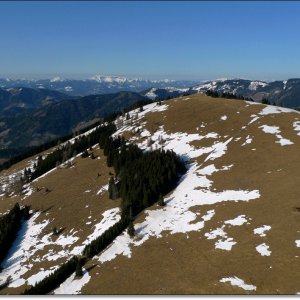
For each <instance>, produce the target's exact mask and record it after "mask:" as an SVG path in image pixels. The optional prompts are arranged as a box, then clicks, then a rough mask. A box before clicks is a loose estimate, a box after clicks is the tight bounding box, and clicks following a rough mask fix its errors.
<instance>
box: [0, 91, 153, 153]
mask: <svg viewBox="0 0 300 300" xmlns="http://www.w3.org/2000/svg"><path fill="white" fill-rule="evenodd" d="M139 101H148V99H147V98H145V97H143V96H141V95H140V94H137V93H133V92H119V93H114V94H105V95H91V96H86V97H80V98H74V99H65V100H62V101H59V102H57V103H51V104H48V105H45V106H43V107H40V108H38V109H36V110H33V111H31V112H27V113H23V114H22V115H19V114H15V115H11V116H2V117H1V118H0V147H1V148H17V147H28V146H36V145H39V144H41V143H44V142H47V141H49V140H52V139H55V138H58V137H61V136H63V135H67V134H70V133H71V132H72V130H73V129H74V128H76V127H78V126H80V125H82V124H83V123H87V122H89V121H91V120H95V119H99V118H103V117H107V116H109V115H110V114H111V113H113V112H115V111H120V110H122V109H125V108H127V107H130V106H131V105H133V104H135V103H137V102H139Z"/></svg>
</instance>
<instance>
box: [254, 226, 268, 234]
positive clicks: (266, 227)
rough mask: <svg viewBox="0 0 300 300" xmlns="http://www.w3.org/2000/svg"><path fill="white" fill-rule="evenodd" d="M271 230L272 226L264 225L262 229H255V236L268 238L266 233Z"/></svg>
mask: <svg viewBox="0 0 300 300" xmlns="http://www.w3.org/2000/svg"><path fill="white" fill-rule="evenodd" d="M270 229H271V226H269V225H263V226H262V227H258V228H255V229H254V230H253V232H254V234H257V235H259V236H261V237H264V236H266V234H265V232H266V231H269V230H270Z"/></svg>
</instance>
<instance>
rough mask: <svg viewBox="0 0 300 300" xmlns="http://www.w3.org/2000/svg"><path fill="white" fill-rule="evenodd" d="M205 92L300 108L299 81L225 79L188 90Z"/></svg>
mask: <svg viewBox="0 0 300 300" xmlns="http://www.w3.org/2000/svg"><path fill="white" fill-rule="evenodd" d="M207 90H214V91H217V92H219V93H222V92H229V93H233V94H238V95H241V96H244V97H251V98H252V99H254V100H255V101H258V102H260V101H261V100H262V99H263V98H267V99H268V100H269V101H270V102H271V103H274V104H276V105H279V106H283V107H289V108H298V107H300V79H289V80H283V81H273V82H266V81H259V80H258V81H253V80H246V79H225V80H215V81H208V82H205V83H203V84H200V85H198V86H195V87H193V88H191V89H190V91H191V92H192V91H194V92H195V91H197V92H206V91H207Z"/></svg>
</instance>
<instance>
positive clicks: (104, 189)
mask: <svg viewBox="0 0 300 300" xmlns="http://www.w3.org/2000/svg"><path fill="white" fill-rule="evenodd" d="M106 191H108V184H106V185H103V186H102V187H101V188H100V189H99V191H98V192H97V195H100V194H102V193H104V192H106Z"/></svg>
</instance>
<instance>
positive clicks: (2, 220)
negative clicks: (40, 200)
mask: <svg viewBox="0 0 300 300" xmlns="http://www.w3.org/2000/svg"><path fill="white" fill-rule="evenodd" d="M29 217H30V214H29V206H25V207H24V208H22V209H21V208H20V206H19V204H18V203H16V204H15V205H14V207H13V208H12V209H11V210H10V211H9V212H8V213H7V214H5V215H3V216H1V217H0V264H1V263H2V262H3V259H4V258H5V256H6V255H7V254H8V251H9V249H10V247H11V246H12V244H13V242H14V241H15V239H16V237H17V234H18V231H19V229H20V227H21V225H22V222H23V221H24V220H28V219H29Z"/></svg>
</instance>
